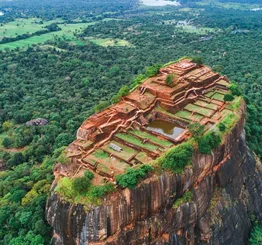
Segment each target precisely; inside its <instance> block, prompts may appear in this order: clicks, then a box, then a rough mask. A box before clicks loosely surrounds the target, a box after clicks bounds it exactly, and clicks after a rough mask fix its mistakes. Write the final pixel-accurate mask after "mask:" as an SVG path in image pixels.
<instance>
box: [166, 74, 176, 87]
mask: <svg viewBox="0 0 262 245" xmlns="http://www.w3.org/2000/svg"><path fill="white" fill-rule="evenodd" d="M175 79H176V74H168V75H167V77H166V80H165V83H166V84H167V85H168V86H170V87H171V86H172V85H173V84H174V80H175Z"/></svg>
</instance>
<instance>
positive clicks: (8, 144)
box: [2, 137, 13, 148]
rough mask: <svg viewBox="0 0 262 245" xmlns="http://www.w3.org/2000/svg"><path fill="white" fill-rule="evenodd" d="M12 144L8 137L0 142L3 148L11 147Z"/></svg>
mask: <svg viewBox="0 0 262 245" xmlns="http://www.w3.org/2000/svg"><path fill="white" fill-rule="evenodd" d="M12 144H13V141H12V140H11V139H10V138H8V137H5V138H4V139H3V141H2V145H3V146H4V147H5V148H9V147H11V146H12Z"/></svg>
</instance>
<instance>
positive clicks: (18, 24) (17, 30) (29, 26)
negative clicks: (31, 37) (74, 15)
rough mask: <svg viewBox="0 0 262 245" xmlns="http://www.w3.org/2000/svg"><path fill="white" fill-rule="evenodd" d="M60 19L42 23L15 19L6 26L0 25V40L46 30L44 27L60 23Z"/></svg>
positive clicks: (34, 20)
mask: <svg viewBox="0 0 262 245" xmlns="http://www.w3.org/2000/svg"><path fill="white" fill-rule="evenodd" d="M63 21H64V20H62V19H54V20H51V21H42V20H41V19H38V18H28V19H16V20H15V21H11V22H9V23H6V24H2V25H0V40H1V39H3V38H4V37H11V38H12V37H16V36H18V35H23V34H32V33H34V32H37V31H41V30H46V28H45V26H48V25H50V24H52V23H62V22H63Z"/></svg>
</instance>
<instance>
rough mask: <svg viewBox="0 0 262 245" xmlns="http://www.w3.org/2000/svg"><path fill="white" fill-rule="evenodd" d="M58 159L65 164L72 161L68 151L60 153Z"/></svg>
mask: <svg viewBox="0 0 262 245" xmlns="http://www.w3.org/2000/svg"><path fill="white" fill-rule="evenodd" d="M56 161H57V162H59V163H62V164H65V165H67V164H69V163H70V159H69V157H67V156H66V153H65V152H64V151H63V152H62V153H61V154H60V156H59V157H58V158H57V159H56Z"/></svg>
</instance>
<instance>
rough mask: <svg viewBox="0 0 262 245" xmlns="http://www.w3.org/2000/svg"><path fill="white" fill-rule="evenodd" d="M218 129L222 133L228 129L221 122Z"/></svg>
mask: <svg viewBox="0 0 262 245" xmlns="http://www.w3.org/2000/svg"><path fill="white" fill-rule="evenodd" d="M218 128H219V130H220V131H221V132H225V131H226V128H227V127H226V125H225V124H224V123H223V122H221V123H219V124H218Z"/></svg>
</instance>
